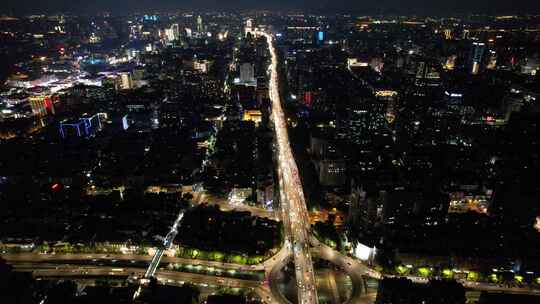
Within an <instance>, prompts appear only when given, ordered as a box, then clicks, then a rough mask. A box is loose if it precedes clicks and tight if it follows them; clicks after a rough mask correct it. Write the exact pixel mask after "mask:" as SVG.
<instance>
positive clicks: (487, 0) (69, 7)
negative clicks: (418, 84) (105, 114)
mask: <svg viewBox="0 0 540 304" xmlns="http://www.w3.org/2000/svg"><path fill="white" fill-rule="evenodd" d="M144 9H160V10H161V9H219V10H223V9H225V10H237V9H273V10H290V9H296V10H309V11H315V12H317V11H318V12H336V11H343V12H357V13H408V14H410V13H417V14H430V13H434V14H448V13H469V12H477V13H534V12H540V1H539V0H445V1H440V0H436V1H433V0H431V1H430V0H408V1H403V0H311V1H309V0H264V1H260V0H86V1H81V0H0V11H2V12H7V13H19V12H56V11H71V12H88V13H90V12H95V11H102V10H109V11H113V12H116V13H122V12H129V11H136V10H144Z"/></svg>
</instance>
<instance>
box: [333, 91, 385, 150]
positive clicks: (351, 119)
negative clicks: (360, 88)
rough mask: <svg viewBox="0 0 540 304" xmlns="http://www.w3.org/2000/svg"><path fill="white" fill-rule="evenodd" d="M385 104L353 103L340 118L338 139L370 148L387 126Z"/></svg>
mask: <svg viewBox="0 0 540 304" xmlns="http://www.w3.org/2000/svg"><path fill="white" fill-rule="evenodd" d="M385 114H386V107H385V103H384V102H381V101H378V100H371V99H370V100H362V101H357V102H354V103H352V104H351V105H349V106H348V107H347V109H346V110H345V112H344V113H341V114H339V116H338V134H337V135H338V138H341V139H344V140H346V141H349V142H350V143H353V144H357V145H361V146H368V145H369V144H370V143H372V142H373V139H374V137H375V136H376V135H378V134H380V132H381V131H382V130H383V129H384V128H385V126H386V120H385Z"/></svg>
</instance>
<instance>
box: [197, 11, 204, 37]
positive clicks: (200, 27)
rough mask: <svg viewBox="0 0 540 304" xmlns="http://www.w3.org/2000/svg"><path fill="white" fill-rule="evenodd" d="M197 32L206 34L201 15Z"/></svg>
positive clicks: (198, 19) (198, 18)
mask: <svg viewBox="0 0 540 304" xmlns="http://www.w3.org/2000/svg"><path fill="white" fill-rule="evenodd" d="M197 32H198V33H202V32H204V25H203V20H202V17H201V16H200V15H199V16H197Z"/></svg>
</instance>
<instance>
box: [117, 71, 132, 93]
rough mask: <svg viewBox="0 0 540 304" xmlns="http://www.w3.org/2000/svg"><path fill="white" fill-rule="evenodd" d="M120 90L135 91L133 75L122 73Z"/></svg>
mask: <svg viewBox="0 0 540 304" xmlns="http://www.w3.org/2000/svg"><path fill="white" fill-rule="evenodd" d="M120 83H121V85H120V88H121V89H122V90H131V89H133V78H132V76H131V73H122V74H120Z"/></svg>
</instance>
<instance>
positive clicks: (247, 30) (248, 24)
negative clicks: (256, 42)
mask: <svg viewBox="0 0 540 304" xmlns="http://www.w3.org/2000/svg"><path fill="white" fill-rule="evenodd" d="M244 31H245V33H244V34H245V35H246V36H247V35H248V34H253V31H254V29H253V19H251V18H249V19H248V20H246V27H245V29H244Z"/></svg>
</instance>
